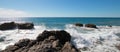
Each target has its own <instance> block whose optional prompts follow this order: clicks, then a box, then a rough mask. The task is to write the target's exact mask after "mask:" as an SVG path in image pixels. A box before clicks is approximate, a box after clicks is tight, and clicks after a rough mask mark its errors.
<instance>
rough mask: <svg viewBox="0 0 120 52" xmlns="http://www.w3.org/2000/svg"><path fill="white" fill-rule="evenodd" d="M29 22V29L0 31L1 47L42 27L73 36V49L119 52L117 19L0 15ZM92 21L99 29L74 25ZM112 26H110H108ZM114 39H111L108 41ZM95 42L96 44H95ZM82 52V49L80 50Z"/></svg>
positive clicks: (119, 22)
mask: <svg viewBox="0 0 120 52" xmlns="http://www.w3.org/2000/svg"><path fill="white" fill-rule="evenodd" d="M9 21H15V22H18V23H19V22H32V23H34V24H35V29H32V30H19V32H18V29H14V30H6V31H0V50H4V49H5V48H6V47H7V46H9V45H13V44H14V43H15V42H17V41H19V40H20V39H24V38H29V39H35V38H36V37H37V36H38V34H40V33H42V32H43V31H44V30H48V31H49V30H65V31H67V32H68V33H70V35H71V36H72V38H71V42H72V43H73V44H74V45H75V46H76V48H78V49H79V48H85V47H87V48H88V50H86V52H101V51H103V52H107V51H108V52H120V51H119V50H118V49H117V48H116V47H115V46H116V45H120V18H119V17H118V18H109V17H107V18H104V17H96V18H95V17H28V18H27V17H26V18H23V17H22V18H0V23H4V22H9ZM75 23H82V24H95V25H97V27H98V29H94V28H87V27H77V26H75V25H73V24H75ZM110 25H111V26H112V27H109V26H110ZM111 41H113V42H111ZM96 42H97V43H96ZM82 52H85V51H84V50H82Z"/></svg>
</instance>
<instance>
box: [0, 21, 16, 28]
mask: <svg viewBox="0 0 120 52" xmlns="http://www.w3.org/2000/svg"><path fill="white" fill-rule="evenodd" d="M14 28H16V24H15V23H14V22H8V23H3V24H0V30H9V29H14Z"/></svg>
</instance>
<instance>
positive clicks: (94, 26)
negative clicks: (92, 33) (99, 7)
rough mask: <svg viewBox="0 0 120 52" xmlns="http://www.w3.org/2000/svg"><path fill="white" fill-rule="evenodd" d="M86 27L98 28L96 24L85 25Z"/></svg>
mask: <svg viewBox="0 0 120 52" xmlns="http://www.w3.org/2000/svg"><path fill="white" fill-rule="evenodd" d="M85 27H89V28H97V27H96V25H95V24H85Z"/></svg>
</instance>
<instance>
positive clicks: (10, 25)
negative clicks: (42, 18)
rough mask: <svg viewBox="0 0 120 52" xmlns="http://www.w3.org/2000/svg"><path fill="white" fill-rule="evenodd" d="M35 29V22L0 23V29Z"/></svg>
mask: <svg viewBox="0 0 120 52" xmlns="http://www.w3.org/2000/svg"><path fill="white" fill-rule="evenodd" d="M15 28H18V29H33V28H34V24H33V23H15V22H7V23H3V24H0V30H10V29H15Z"/></svg>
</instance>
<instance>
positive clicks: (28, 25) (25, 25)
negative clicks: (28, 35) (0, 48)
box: [17, 23, 34, 29]
mask: <svg viewBox="0 0 120 52" xmlns="http://www.w3.org/2000/svg"><path fill="white" fill-rule="evenodd" d="M17 26H18V29H33V28H34V24H33V23H18V24H17Z"/></svg>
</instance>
